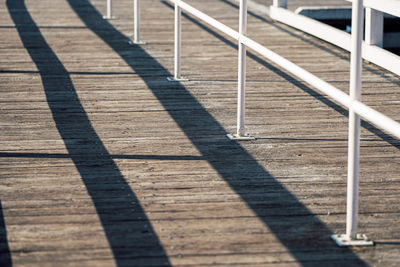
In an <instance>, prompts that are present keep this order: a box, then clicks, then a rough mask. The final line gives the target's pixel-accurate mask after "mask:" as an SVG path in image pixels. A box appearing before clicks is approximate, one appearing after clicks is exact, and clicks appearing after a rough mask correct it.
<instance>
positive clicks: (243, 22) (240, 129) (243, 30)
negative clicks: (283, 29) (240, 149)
mask: <svg viewBox="0 0 400 267" xmlns="http://www.w3.org/2000/svg"><path fill="white" fill-rule="evenodd" d="M246 34H247V0H240V9H239V53H238V103H237V126H236V134H233V135H232V134H228V138H229V139H231V140H254V139H255V138H254V137H252V136H249V135H248V134H246V132H245V104H246V100H245V99H246V53H247V47H246V45H245V44H243V42H242V41H241V40H240V39H241V37H242V36H246Z"/></svg>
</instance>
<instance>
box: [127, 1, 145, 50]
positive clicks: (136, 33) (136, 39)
mask: <svg viewBox="0 0 400 267" xmlns="http://www.w3.org/2000/svg"><path fill="white" fill-rule="evenodd" d="M133 17H134V18H133V24H134V25H133V26H134V27H133V28H134V29H133V41H129V44H130V45H137V44H145V43H146V42H143V41H141V40H140V0H134V2H133Z"/></svg>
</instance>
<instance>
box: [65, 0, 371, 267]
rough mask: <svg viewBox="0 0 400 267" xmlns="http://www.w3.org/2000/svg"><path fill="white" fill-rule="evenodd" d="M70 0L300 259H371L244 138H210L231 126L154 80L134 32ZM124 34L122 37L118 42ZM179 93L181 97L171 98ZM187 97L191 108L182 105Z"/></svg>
mask: <svg viewBox="0 0 400 267" xmlns="http://www.w3.org/2000/svg"><path fill="white" fill-rule="evenodd" d="M68 2H69V4H70V6H71V7H72V9H73V10H74V11H75V12H76V13H77V15H78V16H79V17H80V18H81V20H82V21H83V22H84V23H85V24H86V26H87V27H88V28H89V29H91V30H92V31H93V32H94V33H95V34H96V35H97V36H98V37H100V38H101V39H102V40H103V41H104V42H105V43H106V44H108V45H109V46H110V47H111V48H112V49H114V51H115V52H116V53H117V54H118V55H119V56H120V57H121V58H122V59H123V60H125V62H126V63H127V64H128V65H129V66H130V67H131V68H132V69H133V70H134V71H135V72H136V73H137V74H138V75H139V76H140V77H141V78H142V79H143V81H144V82H145V83H146V84H147V86H148V88H149V89H150V90H151V91H152V92H153V94H154V95H155V96H156V97H157V99H158V100H159V101H160V103H161V104H162V105H163V107H164V108H165V109H166V110H167V112H168V113H169V115H170V116H171V117H172V118H173V119H174V121H175V122H176V123H177V125H178V126H179V127H180V128H181V129H182V130H183V131H184V133H185V134H186V136H187V137H188V138H189V139H190V140H191V142H192V144H193V145H194V146H195V147H196V148H197V149H198V150H199V151H200V152H201V154H202V155H203V156H204V158H205V160H207V161H208V162H209V163H210V164H211V165H212V166H213V168H214V169H215V170H216V171H217V172H218V174H219V175H220V176H221V177H222V178H223V179H224V180H225V181H226V182H228V184H229V185H230V186H231V187H232V188H233V189H234V190H235V192H236V193H237V194H238V195H239V196H240V197H241V198H242V199H243V200H244V201H245V202H246V203H247V205H248V207H250V208H251V209H252V210H253V211H254V212H255V214H257V215H258V217H259V218H260V219H261V220H262V221H263V222H264V223H265V225H266V226H267V227H268V228H269V229H270V230H271V231H272V233H273V234H274V235H275V236H276V237H277V238H278V240H279V241H280V242H281V243H282V244H283V245H284V246H285V247H286V248H287V249H288V251H290V253H291V254H292V255H293V256H294V258H295V259H296V260H297V261H298V262H299V263H300V264H302V265H303V266H315V264H316V262H329V263H331V264H333V263H342V264H343V263H346V264H357V265H358V266H365V265H366V264H365V263H364V261H362V260H361V259H360V258H359V257H358V256H357V255H356V254H354V252H353V251H351V250H350V249H347V248H338V247H336V245H335V244H334V243H333V242H332V241H331V240H330V235H331V234H332V232H331V231H330V230H329V229H328V227H327V226H326V225H325V224H324V223H323V222H322V221H320V220H319V219H318V218H317V217H316V216H315V214H313V213H312V212H311V211H310V210H309V209H307V207H306V206H304V204H302V203H301V201H300V200H298V199H297V198H296V197H295V196H294V195H293V194H292V193H291V192H289V191H288V190H287V189H285V188H284V186H282V185H281V184H280V183H279V182H278V181H277V180H276V179H275V178H274V177H273V176H272V175H271V174H270V173H269V172H268V171H267V170H265V169H264V168H263V167H262V166H261V165H260V164H259V163H258V162H257V161H256V160H255V159H254V158H253V157H252V156H251V155H250V154H248V153H247V151H246V150H245V149H244V148H243V147H242V146H240V144H238V143H237V142H230V141H228V140H226V141H225V142H223V143H214V142H213V141H208V139H206V138H204V137H205V136H213V135H214V136H225V135H226V134H227V132H226V131H225V130H224V129H223V127H222V126H221V125H220V124H219V123H218V121H216V119H215V118H214V117H213V116H212V115H211V114H209V113H208V112H207V111H206V110H205V108H204V107H203V106H202V105H201V104H200V103H199V102H198V101H197V100H196V99H195V98H194V97H193V96H192V95H191V94H190V92H189V91H187V90H186V88H185V87H184V86H183V85H182V84H180V83H175V84H174V85H173V87H171V84H169V83H167V82H166V83H165V85H163V84H161V83H154V82H152V81H153V80H154V79H155V77H152V76H151V75H149V70H145V69H143V64H144V63H143V62H141V61H140V60H138V59H136V58H132V56H129V53H127V49H129V47H128V46H127V47H124V46H123V45H122V44H124V43H126V41H128V40H129V38H127V37H126V36H125V35H123V34H122V33H121V32H119V31H118V30H117V29H116V28H114V27H113V26H112V25H111V24H109V23H108V22H107V21H104V20H102V18H101V14H100V13H99V12H98V11H97V10H96V9H95V8H94V7H93V5H92V4H91V3H90V2H89V1H87V0H68ZM118 40H120V42H117V41H118ZM134 49H135V53H138V54H140V55H141V56H142V60H144V61H146V64H148V65H149V66H152V67H153V68H155V69H157V70H158V71H159V70H164V71H165V76H172V75H171V73H169V72H168V70H167V69H166V68H165V67H163V66H162V65H161V64H160V63H159V62H158V61H157V60H156V59H155V58H153V57H151V56H150V55H149V54H148V53H147V52H146V51H145V50H143V49H142V48H141V47H139V46H136V47H135V48H134ZM171 56H172V55H171ZM160 80H163V79H161V78H160ZM169 93H170V94H169ZM178 96H179V100H177V101H171V99H173V98H175V97H178ZM182 101H184V103H185V106H187V107H188V108H187V109H182V108H180V105H181V104H182V103H181V102H182Z"/></svg>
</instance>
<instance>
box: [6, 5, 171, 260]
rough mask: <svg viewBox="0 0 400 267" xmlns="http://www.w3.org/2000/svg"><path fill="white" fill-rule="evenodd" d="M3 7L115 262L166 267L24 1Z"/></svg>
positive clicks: (149, 228) (147, 225) (157, 243)
mask: <svg viewBox="0 0 400 267" xmlns="http://www.w3.org/2000/svg"><path fill="white" fill-rule="evenodd" d="M78 2H80V1H78ZM78 2H77V3H78ZM82 2H84V3H86V2H85V1H82ZM6 4H7V7H8V10H9V13H10V15H11V18H12V20H13V21H14V24H15V25H16V28H17V31H18V33H19V36H20V39H21V41H22V43H23V45H24V46H25V48H26V50H27V52H28V53H29V55H30V57H31V58H32V60H33V62H34V63H35V64H36V66H37V68H38V70H39V73H40V76H41V79H42V83H43V87H44V92H45V95H46V99H47V102H48V105H49V108H50V110H51V113H52V116H53V119H54V122H55V124H56V127H57V130H58V132H59V134H60V135H61V137H62V139H63V140H64V144H65V146H66V148H67V150H68V153H69V155H70V158H71V159H72V161H73V162H74V165H75V166H76V168H77V170H78V172H79V174H80V175H81V178H82V181H83V183H84V184H85V186H86V189H87V192H88V194H89V195H90V197H91V199H92V201H93V204H94V207H95V208H96V211H97V214H98V216H99V219H100V222H101V224H102V227H103V229H104V232H105V235H106V237H107V240H108V242H109V245H110V247H111V249H112V252H113V255H114V258H115V262H116V264H117V265H118V266H143V265H153V266H161V265H162V266H164V265H170V263H169V260H168V257H167V255H166V253H165V251H164V249H163V247H162V246H161V244H160V240H159V239H158V237H157V235H156V233H155V231H154V229H153V228H152V225H151V224H150V222H149V219H148V217H147V216H146V214H145V212H144V210H143V208H142V207H141V205H140V203H139V200H138V198H137V196H136V195H135V194H134V192H133V191H132V189H131V187H130V186H129V184H128V183H127V181H126V180H125V178H124V176H123V175H122V173H121V172H120V170H119V169H118V167H117V165H116V163H115V162H114V160H113V159H112V157H111V155H110V154H109V153H108V151H107V149H106V147H105V146H104V144H103V143H102V141H101V139H100V137H99V136H98V135H97V133H96V131H95V129H94V128H93V126H92V124H91V122H90V120H89V118H88V115H87V114H86V112H85V110H84V108H83V106H82V104H81V102H80V100H79V97H78V95H77V92H76V90H75V88H74V84H73V83H72V80H71V77H70V75H69V73H68V72H67V70H66V69H65V67H64V65H63V64H62V62H61V61H60V60H59V59H58V57H57V56H56V54H55V53H54V52H53V50H52V49H51V48H50V46H49V45H48V43H47V42H46V40H45V38H44V37H43V36H42V34H41V32H40V30H39V28H38V27H37V25H36V24H35V21H34V20H33V19H32V17H31V15H30V14H29V11H28V10H27V8H26V6H25V3H24V0H7V2H6ZM60 95H62V97H60ZM71 140H84V141H86V142H81V143H80V144H76V142H71ZM74 143H75V144H74ZM115 199H118V201H117V200H115Z"/></svg>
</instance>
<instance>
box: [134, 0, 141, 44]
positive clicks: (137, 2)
mask: <svg viewBox="0 0 400 267" xmlns="http://www.w3.org/2000/svg"><path fill="white" fill-rule="evenodd" d="M133 16H134V33H133V41H134V42H135V43H138V42H139V41H140V0H134V2H133Z"/></svg>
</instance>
